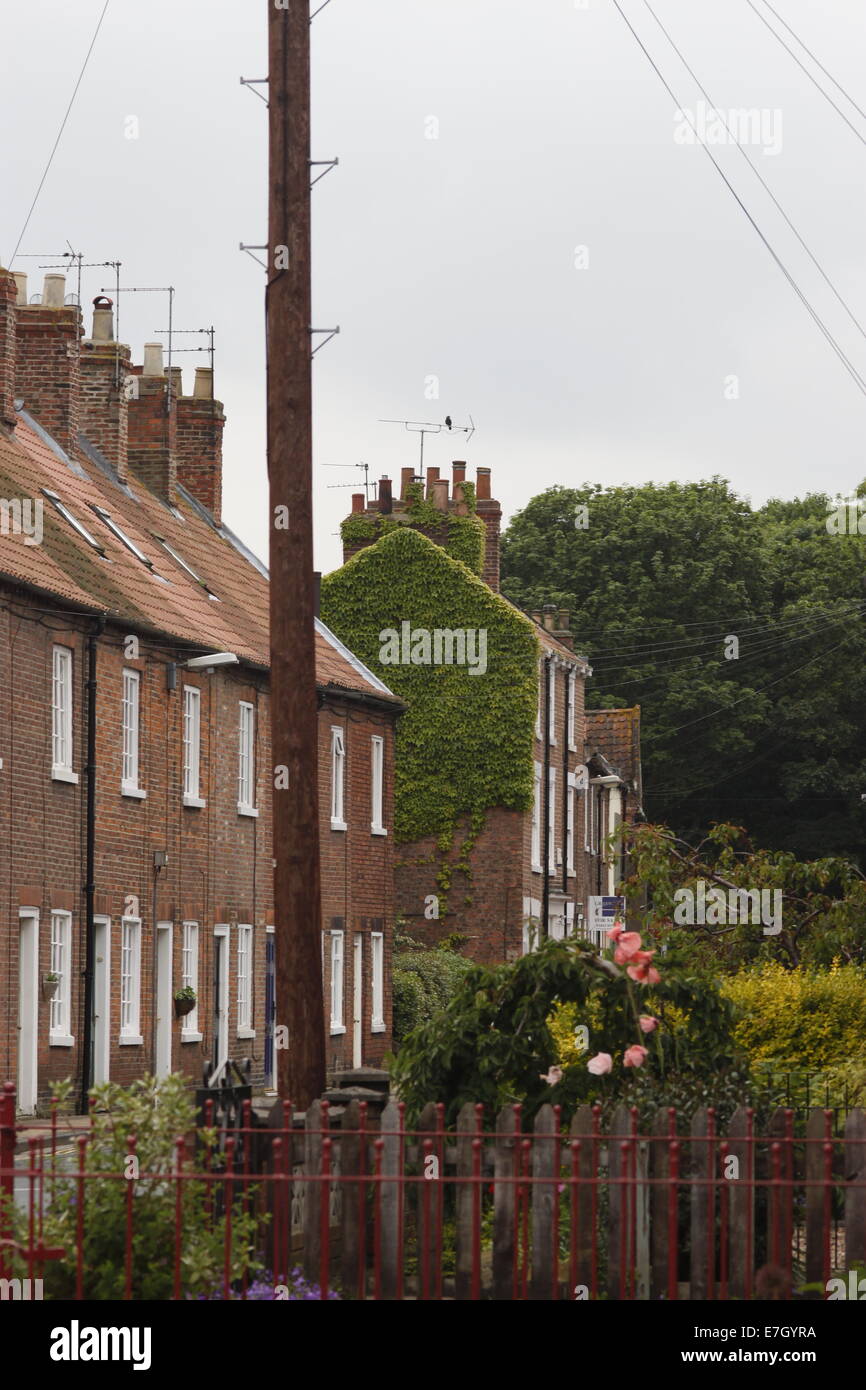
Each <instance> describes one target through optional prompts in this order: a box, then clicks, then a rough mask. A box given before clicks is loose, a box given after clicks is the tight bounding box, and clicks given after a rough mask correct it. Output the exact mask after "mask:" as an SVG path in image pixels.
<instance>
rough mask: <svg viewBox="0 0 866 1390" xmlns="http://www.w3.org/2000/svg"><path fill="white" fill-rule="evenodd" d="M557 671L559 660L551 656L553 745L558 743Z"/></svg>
mask: <svg viewBox="0 0 866 1390" xmlns="http://www.w3.org/2000/svg"><path fill="white" fill-rule="evenodd" d="M556 671H557V662H556V660H555V658H553V657H551V660H550V689H549V694H548V700H549V701H550V734H549V741H550V743H551V745H553V744H555V743H556Z"/></svg>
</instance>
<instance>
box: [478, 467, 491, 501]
mask: <svg viewBox="0 0 866 1390" xmlns="http://www.w3.org/2000/svg"><path fill="white" fill-rule="evenodd" d="M475 495H476V497H478V498H485V499H486V498H489V496H490V469H489V468H479V469H477V482H476V485H475Z"/></svg>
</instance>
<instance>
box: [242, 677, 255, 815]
mask: <svg viewBox="0 0 866 1390" xmlns="http://www.w3.org/2000/svg"><path fill="white" fill-rule="evenodd" d="M255 717H256V712H255V709H254V708H253V706H252V705H251V704H249V703H248V702H247V701H246V700H241V701H240V703H239V705H238V813H239V814H240V815H242V816H257V815H258V814H259V813H258V811H257V810H256V809H255V806H256V799H255V775H256V767H255Z"/></svg>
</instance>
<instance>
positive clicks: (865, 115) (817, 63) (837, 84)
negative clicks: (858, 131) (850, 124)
mask: <svg viewBox="0 0 866 1390" xmlns="http://www.w3.org/2000/svg"><path fill="white" fill-rule="evenodd" d="M764 4H765V5H766V7H767V9H768V10H769V11H770V13H771V14H774V15H775V16H776V18H777V19H778V21H779V23H780V24H782V25H784V27H785V28H786V29H787V31H788V33H789V34H791V35H792V37H793V38H795V39H796V40H797V42H798V44H799V45H800V47H801V48H802V49H804V50H805V52H806V53H808V55H809V57H810V58H811V59H812V62H813V63H814V64H815V66H816V67H819V68H820V69H821V71H822V72H823V73H824V76H825V77H829V79H830V81H831V82H832V83H833V86H834V87H838V89H839V91H840V92H841V93H842V95H843V97H845V99H846V100H847V101H850V103H851V105H852V106H853V107H854V110H855V111H859V113H860V115H861V116H862V117H863V119H864V120H866V111H864V110H863V108H862V106H858V105H857V103H856V101H855V100H854V98H853V97H852V96H851V93H850V92H846V91H845V88H844V87H843V86H842V83H841V82H837V81H836V79H835V77H834V76H833V74H832V73H831V72H828V71H827V69H826V68H825V67H824V64H823V63H822V62H821V61H820V59H818V58H816V57H815V54H814V53H813V52H812V50H811V48H809V47H808V46H807V45H806V44H805V43H804V42H803V40H802V39H801V38H800V37H799V35H797V34H795V33H794V30H793V29H792V28H791V26H790V24H788V23H786V21H785V20H784V19H783V18H782V16H781V15H780V14H779V12H778V10H774V9H773V6H772V5H771V4H770V0H764Z"/></svg>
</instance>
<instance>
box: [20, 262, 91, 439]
mask: <svg viewBox="0 0 866 1390" xmlns="http://www.w3.org/2000/svg"><path fill="white" fill-rule="evenodd" d="M65 286H66V280H65V277H64V276H63V275H46V276H45V282H44V287H43V293H42V303H41V304H26V305H19V306H18V312H17V315H16V338H17V344H16V347H17V363H16V372H15V390H16V393H17V394H18V395H19V396H22V397H23V399H24V408H25V410H27V411H29V412H30V414H31V415H32V416H33V417H34V419H35V420H36V421H37V422H38V423H39V424H40V425H41V426H42V428H43V429H44V430H47V431H48V433H49V434H50V435H51V436H52V438H53V439H55V440H56V441H57V443H58V444H59V445H60V446H61V448H62V449H65V451H66V453H67V454H69V455H70V456H72V455H74V453H75V450H76V448H77V446H78V430H79V423H80V412H81V400H80V393H81V374H80V356H81V348H80V344H81V311H80V309H79V308H78V305H77V304H70V305H64V303H63V299H64V290H65Z"/></svg>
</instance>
